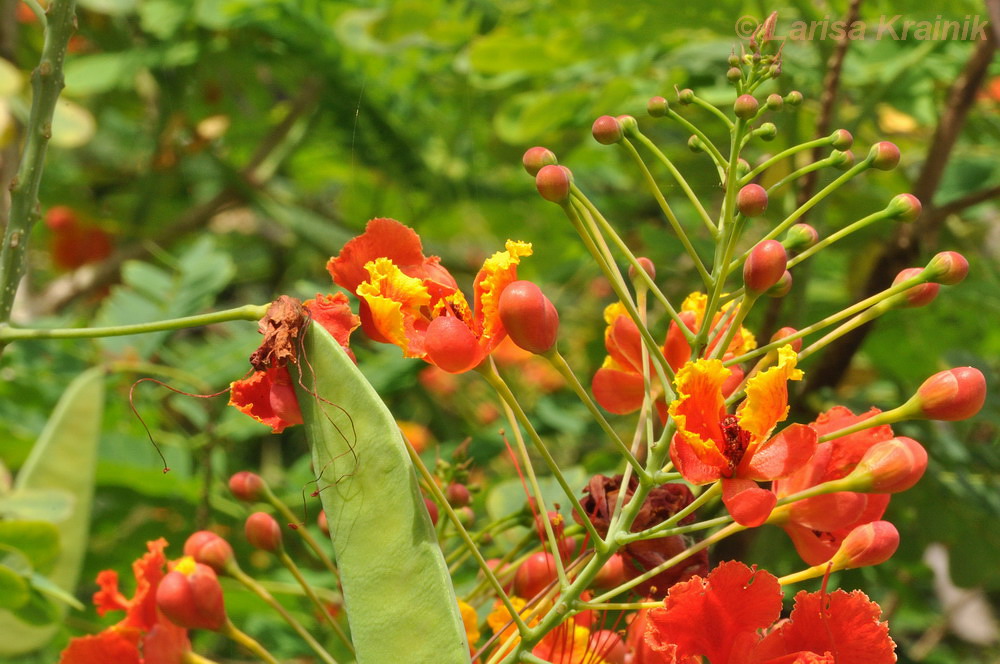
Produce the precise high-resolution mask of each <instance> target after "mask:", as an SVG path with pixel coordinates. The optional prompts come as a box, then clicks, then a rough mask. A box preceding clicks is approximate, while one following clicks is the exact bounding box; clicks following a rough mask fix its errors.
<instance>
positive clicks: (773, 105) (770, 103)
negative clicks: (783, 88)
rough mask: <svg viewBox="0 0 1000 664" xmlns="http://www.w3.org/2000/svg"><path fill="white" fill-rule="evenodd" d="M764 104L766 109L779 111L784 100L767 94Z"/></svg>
mask: <svg viewBox="0 0 1000 664" xmlns="http://www.w3.org/2000/svg"><path fill="white" fill-rule="evenodd" d="M764 103H765V105H767V107H768V109H770V110H772V111H780V110H781V108H782V107H783V106H784V105H785V100H784V99H782V98H781V95H779V94H776V93H774V94H769V95H768V96H767V99H766V100H765V102H764Z"/></svg>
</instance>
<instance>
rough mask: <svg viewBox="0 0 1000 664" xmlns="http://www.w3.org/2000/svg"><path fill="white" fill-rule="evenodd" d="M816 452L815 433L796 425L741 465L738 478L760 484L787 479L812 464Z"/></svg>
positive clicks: (763, 445) (775, 437) (809, 428)
mask: <svg viewBox="0 0 1000 664" xmlns="http://www.w3.org/2000/svg"><path fill="white" fill-rule="evenodd" d="M815 449H816V432H815V431H814V430H813V429H812V428H811V427H808V426H806V425H804V424H793V425H791V426H789V427H787V428H785V429H784V430H783V431H782V432H781V433H779V434H778V435H776V436H773V437H772V438H771V439H770V440H767V441H765V442H764V443H763V444H761V446H760V447H758V448H757V449H756V450H755V451H754V453H753V456H752V457H750V460H749V462H747V461H746V460H744V463H741V464H740V466H741V469H740V471H738V472H737V476H741V477H748V478H750V479H755V480H758V481H766V480H773V479H777V478H779V477H786V476H787V475H790V474H791V473H793V472H795V471H796V470H798V469H799V468H801V467H802V466H803V465H804V464H805V463H806V462H807V461H809V457H811V456H812V454H813V452H814V451H815ZM743 466H745V467H746V470H745V471H744V470H743V468H742V467H743Z"/></svg>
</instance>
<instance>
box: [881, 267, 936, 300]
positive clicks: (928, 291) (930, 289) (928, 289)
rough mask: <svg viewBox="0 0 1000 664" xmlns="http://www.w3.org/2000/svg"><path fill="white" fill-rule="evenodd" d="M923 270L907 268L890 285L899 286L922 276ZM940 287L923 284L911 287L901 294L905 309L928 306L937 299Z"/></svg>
mask: <svg viewBox="0 0 1000 664" xmlns="http://www.w3.org/2000/svg"><path fill="white" fill-rule="evenodd" d="M923 271H924V270H923V268H920V267H908V268H906V269H905V270H901V271H900V272H899V274H897V275H896V278H895V279H893V280H892V285H893V286H895V285H897V284H900V283H902V282H904V281H906V280H907V279H912V278H913V277H915V276H917V275H919V274H922V273H923ZM939 290H941V287H940V286H938V285H937V284H932V283H923V284H917V285H916V286H911V287H910V288H908V289H906V290H905V291H903V292H902V293H901V295H902V296H903V297H904V298H905V304H904V305H903V306H905V307H922V306H924V305H927V304H930V303H931V302H933V301H934V298H936V297H937V294H938V291H939Z"/></svg>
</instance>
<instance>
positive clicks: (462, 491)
mask: <svg viewBox="0 0 1000 664" xmlns="http://www.w3.org/2000/svg"><path fill="white" fill-rule="evenodd" d="M444 495H445V497H446V498H447V499H448V504H449V505H451V506H452V507H465V506H466V505H468V504H469V502H470V501H471V500H472V494H471V493H469V488H468V487H467V486H465V485H464V484H458V483H457V482H452V483H451V484H449V485H448V488H447V489H445V492H444Z"/></svg>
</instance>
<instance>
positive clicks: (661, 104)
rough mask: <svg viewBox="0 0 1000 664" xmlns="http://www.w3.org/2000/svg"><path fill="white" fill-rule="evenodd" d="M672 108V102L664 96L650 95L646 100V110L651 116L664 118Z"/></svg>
mask: <svg viewBox="0 0 1000 664" xmlns="http://www.w3.org/2000/svg"><path fill="white" fill-rule="evenodd" d="M669 110H670V102H668V101H667V100H666V99H664V98H663V97H650V99H649V101H648V102H646V112H647V113H649V115H650V117H653V118H662V117H663V116H664V115H666V114H667V112H668V111H669Z"/></svg>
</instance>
